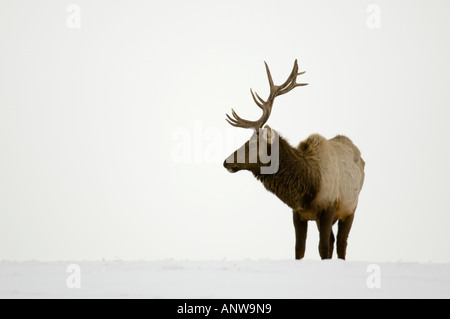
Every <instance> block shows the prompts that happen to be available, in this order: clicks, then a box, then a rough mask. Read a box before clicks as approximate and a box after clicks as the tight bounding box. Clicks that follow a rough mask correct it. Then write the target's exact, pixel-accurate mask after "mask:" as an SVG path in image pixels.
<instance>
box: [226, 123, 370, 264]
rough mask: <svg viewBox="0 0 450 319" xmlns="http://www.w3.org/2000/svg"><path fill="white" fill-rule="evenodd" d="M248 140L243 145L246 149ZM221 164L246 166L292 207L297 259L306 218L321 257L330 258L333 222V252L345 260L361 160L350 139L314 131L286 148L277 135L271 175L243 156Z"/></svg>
mask: <svg viewBox="0 0 450 319" xmlns="http://www.w3.org/2000/svg"><path fill="white" fill-rule="evenodd" d="M265 129H268V130H271V129H270V128H269V127H266V128H265ZM271 131H272V130H271ZM275 133H276V132H275ZM272 134H273V133H272ZM250 142H251V140H250V141H248V142H247V143H246V144H245V145H244V146H243V147H246V151H248V150H249V147H250V146H249V145H250ZM236 152H237V151H236ZM236 152H235V153H236ZM235 153H233V154H232V155H230V156H234V154H235ZM224 166H225V167H226V168H228V169H229V170H230V171H232V172H236V171H238V170H241V169H244V170H250V171H251V172H253V174H254V175H255V177H256V178H257V179H258V180H260V181H261V182H262V184H263V185H264V187H265V188H266V189H267V190H269V191H270V192H272V193H274V194H275V195H276V196H277V197H278V198H280V199H281V200H282V201H283V202H284V203H285V204H287V205H288V206H289V207H290V208H291V209H292V210H293V217H294V226H295V230H296V249H295V252H296V254H295V257H296V258H297V259H300V258H303V256H304V253H305V240H306V232H307V224H306V223H307V221H308V220H315V221H316V222H317V226H318V228H319V232H320V244H319V252H320V256H321V257H322V259H327V258H331V257H332V254H333V245H334V242H335V238H334V234H333V232H332V229H331V228H332V225H333V224H334V223H335V222H336V221H339V229H338V237H337V251H338V257H339V258H342V259H345V255H346V247H347V237H348V233H349V232H350V228H351V224H352V222H353V214H354V212H355V210H356V206H357V204H358V196H359V193H360V191H361V188H362V185H363V182H364V161H363V160H362V158H361V154H360V151H359V150H358V148H357V147H356V146H355V145H354V144H353V143H352V141H351V140H350V139H348V138H347V137H345V136H340V135H338V136H336V137H334V138H332V139H330V140H327V139H325V138H324V137H322V136H320V135H318V134H314V135H311V136H310V137H309V138H307V139H306V140H305V141H302V142H301V143H300V144H299V145H298V146H297V147H292V146H291V145H289V143H288V142H287V141H286V140H285V139H284V138H282V137H279V168H278V171H277V172H276V173H275V174H265V175H263V174H261V173H260V170H259V168H260V167H261V166H262V164H261V163H255V164H250V163H248V158H246V162H245V163H233V164H228V163H224Z"/></svg>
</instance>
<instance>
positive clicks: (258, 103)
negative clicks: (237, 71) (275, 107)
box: [250, 89, 266, 109]
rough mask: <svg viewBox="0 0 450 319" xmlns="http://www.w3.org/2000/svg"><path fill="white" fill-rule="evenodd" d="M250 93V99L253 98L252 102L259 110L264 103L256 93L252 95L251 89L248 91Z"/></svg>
mask: <svg viewBox="0 0 450 319" xmlns="http://www.w3.org/2000/svg"><path fill="white" fill-rule="evenodd" d="M250 93H251V94H252V97H253V101H255V103H256V105H258V106H259V107H260V108H261V109H262V108H263V107H264V103H266V101H264V100H263V99H262V98H261V97H260V96H259V95H258V93H256V92H255V93H253V90H252V89H250ZM255 95H256V97H257V98H258V100H259V101H258V100H257V99H256V97H255Z"/></svg>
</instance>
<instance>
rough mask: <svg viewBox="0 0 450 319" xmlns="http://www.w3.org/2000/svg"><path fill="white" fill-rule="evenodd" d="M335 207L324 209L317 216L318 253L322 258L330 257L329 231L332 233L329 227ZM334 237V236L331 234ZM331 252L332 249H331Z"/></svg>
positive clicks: (331, 224) (331, 223)
mask: <svg viewBox="0 0 450 319" xmlns="http://www.w3.org/2000/svg"><path fill="white" fill-rule="evenodd" d="M335 211H336V210H335V209H334V208H332V209H328V210H324V211H322V213H321V214H320V217H319V223H318V226H319V232H320V241H319V253H320V257H321V258H322V259H330V258H331V257H330V254H329V252H330V251H331V249H330V242H331V233H332V229H331V227H332V226H333V219H334V214H335ZM333 237H334V236H333ZM331 253H332V251H331Z"/></svg>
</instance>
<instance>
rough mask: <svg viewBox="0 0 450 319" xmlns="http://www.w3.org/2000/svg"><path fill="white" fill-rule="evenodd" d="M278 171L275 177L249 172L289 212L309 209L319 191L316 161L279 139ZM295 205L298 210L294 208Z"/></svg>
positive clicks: (318, 173) (306, 153)
mask: <svg viewBox="0 0 450 319" xmlns="http://www.w3.org/2000/svg"><path fill="white" fill-rule="evenodd" d="M279 145H280V147H279V168H278V172H276V173H275V174H261V173H260V171H259V170H258V171H257V172H253V174H254V175H255V177H256V178H257V179H258V180H260V181H261V182H262V183H263V185H264V187H265V188H266V189H267V190H269V191H270V192H272V193H274V194H275V195H276V196H277V197H278V198H280V199H281V200H282V201H283V202H284V203H285V204H287V205H288V206H289V207H291V208H292V209H309V208H310V206H311V203H312V201H313V200H314V198H315V197H316V194H317V192H318V191H319V187H320V172H319V169H318V165H316V163H317V160H315V158H314V157H313V156H311V154H309V153H308V152H305V151H302V150H299V149H297V148H294V147H292V146H291V145H289V143H288V142H287V141H286V140H285V139H284V138H282V137H281V136H280V138H279ZM299 203H300V204H301V206H302V207H298V205H299Z"/></svg>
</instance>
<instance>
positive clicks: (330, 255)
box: [328, 229, 334, 259]
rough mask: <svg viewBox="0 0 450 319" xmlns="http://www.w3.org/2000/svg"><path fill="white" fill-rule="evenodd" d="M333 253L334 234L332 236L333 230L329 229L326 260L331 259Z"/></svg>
mask: <svg viewBox="0 0 450 319" xmlns="http://www.w3.org/2000/svg"><path fill="white" fill-rule="evenodd" d="M333 251H334V234H333V229H331V235H330V247H328V259H332V258H333Z"/></svg>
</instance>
